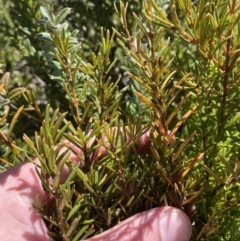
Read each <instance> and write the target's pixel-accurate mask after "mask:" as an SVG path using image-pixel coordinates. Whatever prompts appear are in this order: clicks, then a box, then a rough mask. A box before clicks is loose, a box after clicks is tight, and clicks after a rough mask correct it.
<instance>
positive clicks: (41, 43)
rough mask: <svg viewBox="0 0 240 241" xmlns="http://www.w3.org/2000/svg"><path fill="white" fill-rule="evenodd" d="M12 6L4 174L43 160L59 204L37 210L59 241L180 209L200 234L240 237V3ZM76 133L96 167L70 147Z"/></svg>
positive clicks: (6, 53) (4, 95) (7, 20)
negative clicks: (76, 157)
mask: <svg viewBox="0 0 240 241" xmlns="http://www.w3.org/2000/svg"><path fill="white" fill-rule="evenodd" d="M66 5H68V6H66ZM0 6H1V9H2V11H3V12H4V15H3V14H2V15H1V18H2V19H1V20H2V22H3V25H2V26H1V33H0V34H1V40H0V41H1V45H2V48H1V58H0V61H1V62H2V64H3V66H1V68H2V69H3V70H4V71H3V72H5V73H3V72H2V77H1V82H0V83H1V87H0V101H1V107H0V111H1V119H0V125H1V129H0V141H1V146H0V152H1V155H2V156H1V157H0V160H1V163H2V164H1V169H5V168H8V167H9V166H11V165H14V164H16V163H18V162H19V161H20V162H21V161H23V160H26V159H31V157H32V156H33V155H35V156H37V157H38V158H39V160H40V162H41V173H39V176H40V178H41V180H42V183H43V186H44V187H45V190H46V195H50V194H51V195H53V197H54V202H52V203H47V204H39V207H36V209H37V210H38V212H39V213H40V214H41V215H42V217H43V218H44V219H45V220H47V221H48V225H49V230H50V231H51V235H52V236H53V238H54V239H55V240H78V239H85V238H87V237H89V236H91V235H95V234H98V233H100V232H102V231H104V230H106V229H108V228H110V227H112V226H113V225H115V224H117V223H118V222H119V221H121V220H124V219H126V218H128V217H130V216H132V215H134V214H136V213H138V212H141V211H144V210H148V209H150V208H154V207H158V206H162V205H166V204H168V205H171V206H175V207H178V208H180V209H182V210H183V211H185V212H186V213H187V214H188V215H189V217H190V219H191V221H192V222H193V224H194V225H193V237H192V240H239V238H240V234H239V225H240V220H239V201H240V194H239V193H240V192H239V189H238V188H239V170H240V168H239V133H240V130H239V117H240V114H239V111H238V108H239V107H238V103H239V81H240V75H239V72H240V71H239V56H240V49H239V46H240V41H239V39H240V36H239V35H240V25H239V18H240V14H239V11H240V10H239V8H240V5H239V2H238V1H236V0H228V1H226V0H215V1H204V0H199V1H193V2H192V1H190V0H176V1H173V0H171V1H170V2H168V1H160V0H159V1H158V0H149V1H142V2H141V4H138V1H133V0H132V1H129V3H128V4H127V3H125V2H120V3H116V5H114V4H113V3H112V1H108V0H105V1H103V2H102V3H101V4H100V3H98V1H93V0H92V1H81V2H80V3H77V2H75V1H60V0H59V1H58V4H56V1H55V0H45V1H37V2H36V1H29V0H21V1H18V2H16V1H10V0H9V1H6V2H3V1H0ZM70 7H71V8H70ZM8 10H9V11H8ZM101 26H102V27H101ZM15 29H17V31H14V30H15ZM10 76H11V77H10ZM114 127H118V128H117V129H114ZM148 131H150V137H149V139H150V147H149V148H150V149H149V150H147V146H146V147H145V148H146V150H139V149H138V148H139V145H138V144H137V143H139V142H142V139H141V136H142V135H144V134H146V133H148ZM94 136H95V137H96V139H95V141H94V142H93V143H91V144H89V143H90V142H91V140H92V138H93V137H94ZM102 137H104V138H103V139H107V142H108V143H106V142H104V141H102ZM66 140H67V141H68V142H69V143H72V144H74V145H76V146H77V147H78V148H80V149H81V150H82V152H83V157H81V158H82V161H83V163H84V166H82V167H80V165H79V164H78V165H77V164H76V163H72V162H69V161H68V158H69V154H70V152H64V153H62V154H59V150H60V148H61V147H63V146H66V147H67V149H71V146H70V145H69V144H67V142H66ZM59 143H60V144H59ZM109 143H110V144H109ZM57 144H59V148H57V149H56V148H54V146H55V145H57ZM102 147H105V148H106V149H107V151H106V156H105V157H103V158H100V156H101V155H102V153H101V150H103V149H101V148H102ZM64 164H66V165H68V166H69V167H70V169H71V170H72V171H71V174H70V176H69V178H68V179H67V180H66V181H65V182H64V183H60V175H61V172H62V168H63V165H64ZM49 177H52V178H53V180H54V181H53V183H52V184H51V183H49V182H48V180H49ZM52 207H56V209H57V213H56V214H53V213H51V212H50V211H49V210H52V209H53V208H52Z"/></svg>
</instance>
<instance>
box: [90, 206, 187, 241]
mask: <svg viewBox="0 0 240 241" xmlns="http://www.w3.org/2000/svg"><path fill="white" fill-rule="evenodd" d="M191 235H192V226H191V222H190V220H189V218H188V216H187V215H186V214H185V213H184V212H182V211H181V210H179V209H177V208H174V207H169V206H166V207H160V208H155V209H151V210H149V211H145V212H142V213H139V214H136V215H134V216H132V217H131V218H128V219H126V220H125V221H123V222H121V223H120V224H118V225H117V226H115V227H113V228H111V229H109V230H108V231H106V232H104V233H102V234H100V235H98V236H95V237H93V238H90V239H87V240H85V241H116V240H118V241H136V240H139V241H149V240H152V241H153V240H154V241H189V240H190V238H191Z"/></svg>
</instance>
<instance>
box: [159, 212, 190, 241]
mask: <svg viewBox="0 0 240 241" xmlns="http://www.w3.org/2000/svg"><path fill="white" fill-rule="evenodd" d="M159 232H160V240H161V241H189V240H190V238H191V236H192V225H191V222H190V219H189V218H188V216H187V215H186V214H185V213H184V212H183V211H181V210H179V209H177V208H174V207H163V208H162V213H161V216H160V219H159Z"/></svg>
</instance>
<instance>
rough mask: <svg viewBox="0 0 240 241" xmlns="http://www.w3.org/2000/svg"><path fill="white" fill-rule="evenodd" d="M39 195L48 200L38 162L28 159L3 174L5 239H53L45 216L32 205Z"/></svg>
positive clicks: (0, 209) (0, 223) (0, 233)
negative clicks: (28, 160) (38, 173)
mask: <svg viewBox="0 0 240 241" xmlns="http://www.w3.org/2000/svg"><path fill="white" fill-rule="evenodd" d="M37 195H38V197H39V200H40V201H41V202H44V201H45V199H46V196H45V193H44V190H43V189H42V186H41V181H40V179H39V178H38V176H37V173H36V171H35V166H34V164H32V163H30V162H25V163H22V164H19V165H17V166H15V167H13V168H10V169H9V170H7V171H4V172H3V173H1V174H0V196H1V201H0V215H1V217H0V227H1V228H0V237H1V240H11V241H15V240H16V241H35V240H42V241H50V238H49V237H48V235H47V233H48V230H47V227H46V225H45V223H44V221H43V219H42V218H41V216H40V215H39V214H38V213H37V212H36V211H35V210H34V208H33V206H32V204H33V203H34V204H35V205H36V196H37ZM6 235H7V236H6Z"/></svg>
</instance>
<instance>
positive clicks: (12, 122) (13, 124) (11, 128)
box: [7, 106, 24, 139]
mask: <svg viewBox="0 0 240 241" xmlns="http://www.w3.org/2000/svg"><path fill="white" fill-rule="evenodd" d="M23 108H24V106H21V107H20V108H18V110H17V112H16V113H15V114H14V116H13V118H12V121H11V124H10V126H9V129H8V134H7V139H9V138H10V137H11V135H12V131H13V128H14V126H15V124H16V122H17V120H18V117H19V116H20V114H21V113H22V111H23Z"/></svg>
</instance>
